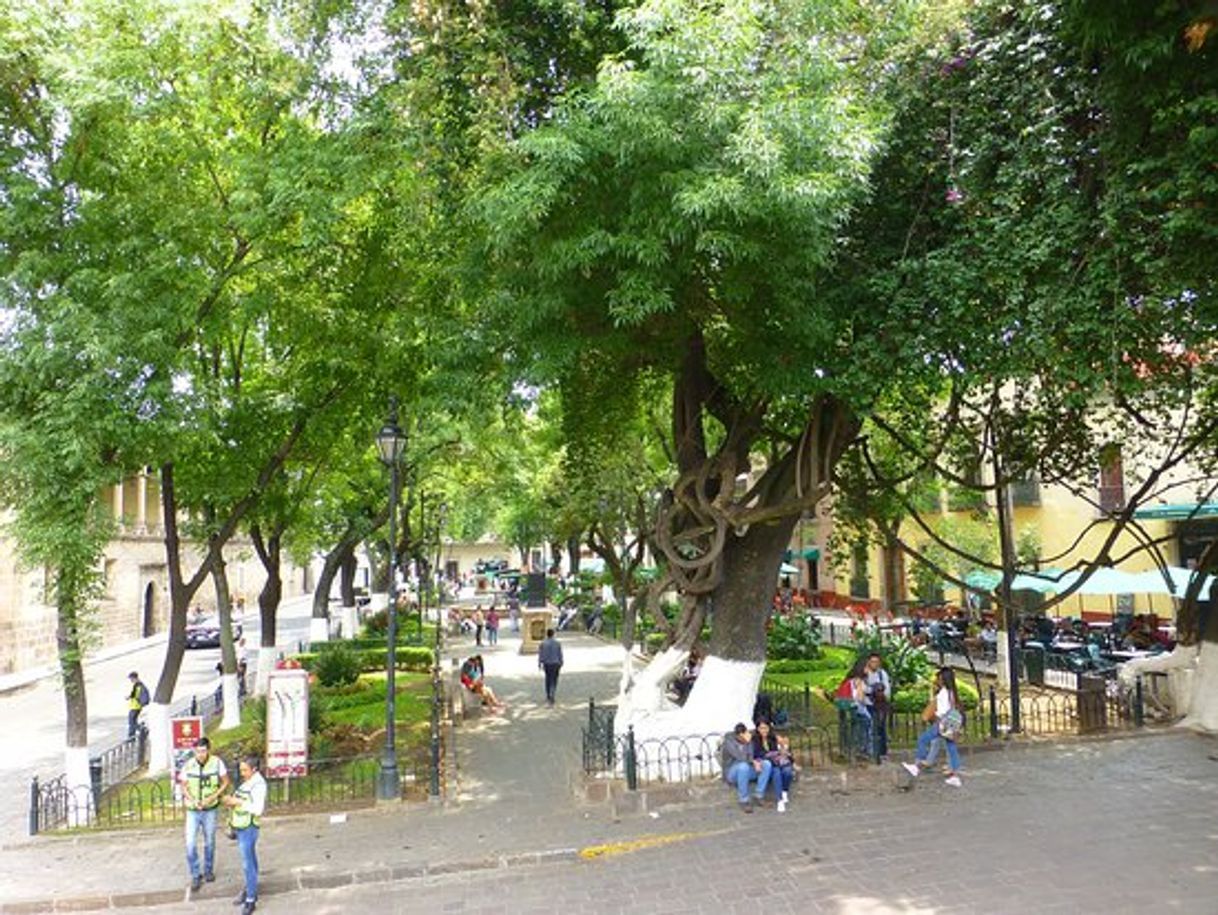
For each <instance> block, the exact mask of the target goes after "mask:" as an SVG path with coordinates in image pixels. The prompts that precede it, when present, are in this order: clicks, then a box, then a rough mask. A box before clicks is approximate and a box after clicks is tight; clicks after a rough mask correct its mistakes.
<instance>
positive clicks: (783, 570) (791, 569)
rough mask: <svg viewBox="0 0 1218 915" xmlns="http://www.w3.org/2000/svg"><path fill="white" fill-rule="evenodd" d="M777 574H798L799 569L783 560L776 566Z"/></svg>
mask: <svg viewBox="0 0 1218 915" xmlns="http://www.w3.org/2000/svg"><path fill="white" fill-rule="evenodd" d="M778 574H779V575H798V574H799V569H797V568H795V566H793V565H790V564H789V563H786V562H784V563H783V564H782V565H780V566H779V567H778Z"/></svg>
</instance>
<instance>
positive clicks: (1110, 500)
mask: <svg viewBox="0 0 1218 915" xmlns="http://www.w3.org/2000/svg"><path fill="white" fill-rule="evenodd" d="M1099 503H1100V511H1104V512H1119V511H1120V510H1121V509H1122V508H1124V507H1125V469H1124V467H1123V466H1122V464H1121V451H1120V449H1119V448H1117V449H1111V450H1110V451H1109V452H1108V453H1106V454H1104V456H1103V460H1101V462H1100V483H1099Z"/></svg>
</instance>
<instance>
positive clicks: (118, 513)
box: [113, 480, 126, 525]
mask: <svg viewBox="0 0 1218 915" xmlns="http://www.w3.org/2000/svg"><path fill="white" fill-rule="evenodd" d="M124 483H125V481H124V480H119V481H118V482H117V483H115V484H114V501H113V506H114V520H115V522H116V523H117V524H119V525H124V524H126V521H125V520H124V519H123V485H124Z"/></svg>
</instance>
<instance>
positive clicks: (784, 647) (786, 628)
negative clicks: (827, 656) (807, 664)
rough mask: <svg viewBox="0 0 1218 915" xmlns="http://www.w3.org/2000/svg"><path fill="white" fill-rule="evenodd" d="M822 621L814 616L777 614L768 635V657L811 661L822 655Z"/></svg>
mask: <svg viewBox="0 0 1218 915" xmlns="http://www.w3.org/2000/svg"><path fill="white" fill-rule="evenodd" d="M820 643H821V631H820V623H819V622H818V621H817V619H816V618H815V617H814V616H810V615H804V614H800V615H795V616H790V617H784V616H776V617H774V619H773V620H772V621H771V623H770V630H769V632H768V633H767V635H766V657H767V658H775V659H779V660H781V659H794V660H806V661H810V660H813V659H815V658H818V657H820Z"/></svg>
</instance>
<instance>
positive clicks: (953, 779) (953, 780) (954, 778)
mask: <svg viewBox="0 0 1218 915" xmlns="http://www.w3.org/2000/svg"><path fill="white" fill-rule="evenodd" d="M944 784H946V785H951V786H952V787H953V788H959V787H960V786H961V785H963V784H964V782H962V781H960V776H959V775H949V776H948V778H947V781H946V782H944Z"/></svg>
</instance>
